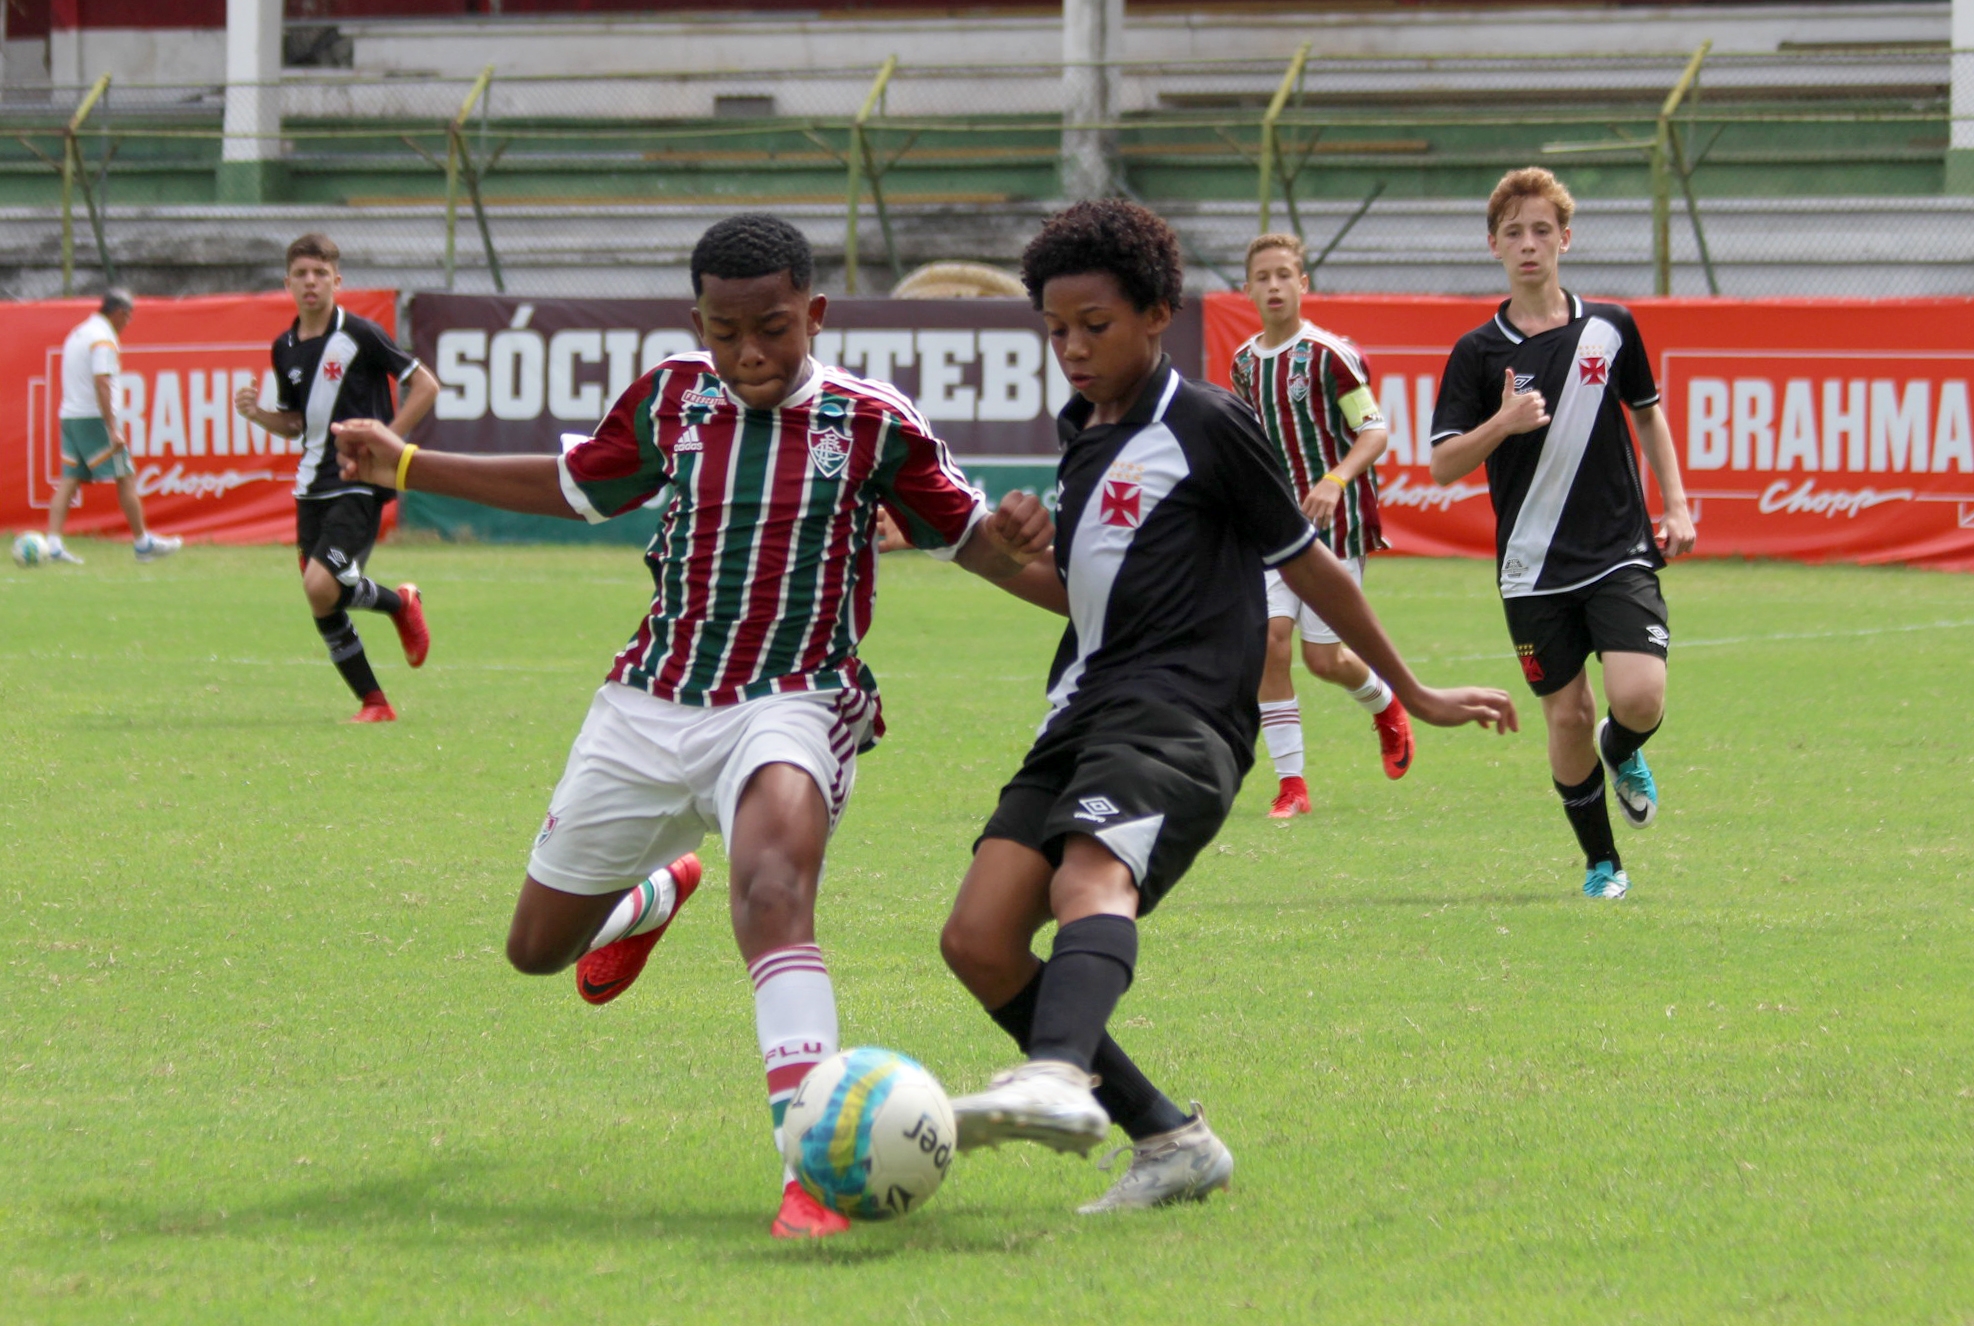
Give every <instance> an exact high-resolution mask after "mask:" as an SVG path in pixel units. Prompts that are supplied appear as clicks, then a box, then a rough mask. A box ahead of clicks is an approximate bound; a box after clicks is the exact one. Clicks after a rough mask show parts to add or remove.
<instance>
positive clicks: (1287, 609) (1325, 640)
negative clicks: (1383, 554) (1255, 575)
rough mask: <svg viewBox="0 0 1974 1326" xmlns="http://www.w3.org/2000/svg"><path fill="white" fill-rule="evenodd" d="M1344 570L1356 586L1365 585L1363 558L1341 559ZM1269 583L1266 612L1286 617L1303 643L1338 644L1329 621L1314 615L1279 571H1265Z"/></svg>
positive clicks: (1339, 642) (1274, 615)
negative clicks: (1293, 625)
mask: <svg viewBox="0 0 1974 1326" xmlns="http://www.w3.org/2000/svg"><path fill="white" fill-rule="evenodd" d="M1342 560H1343V569H1344V570H1346V571H1348V572H1350V578H1351V579H1352V580H1355V581H1356V582H1357V584H1358V587H1359V588H1362V587H1363V584H1364V559H1363V558H1362V557H1346V558H1343V559H1342ZM1262 575H1263V576H1264V577H1265V578H1266V579H1265V583H1266V584H1267V586H1268V615H1269V616H1270V617H1286V618H1288V619H1289V620H1290V621H1292V622H1294V623H1295V629H1296V633H1297V634H1298V635H1300V636H1301V637H1302V642H1303V643H1304V644H1306V645H1337V644H1342V643H1343V639H1342V637H1341V636H1339V635H1338V634H1337V633H1336V632H1335V631H1332V630H1331V629H1330V624H1329V623H1328V622H1326V621H1324V620H1323V619H1322V618H1321V617H1318V616H1317V615H1316V610H1315V609H1314V608H1312V607H1310V606H1309V605H1308V604H1307V603H1304V602H1303V601H1302V600H1301V599H1299V598H1297V597H1296V596H1295V591H1294V590H1292V589H1290V588H1289V587H1288V584H1287V583H1286V582H1285V581H1284V580H1283V579H1282V573H1281V572H1280V571H1264V572H1262Z"/></svg>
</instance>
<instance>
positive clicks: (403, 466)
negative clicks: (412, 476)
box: [398, 442, 418, 493]
mask: <svg viewBox="0 0 1974 1326" xmlns="http://www.w3.org/2000/svg"><path fill="white" fill-rule="evenodd" d="M417 454H418V444H417V443H416V442H407V443H405V444H404V450H403V451H400V452H399V453H398V491H399V492H401V493H402V492H404V491H406V490H405V486H404V476H405V475H406V473H408V472H409V471H410V469H411V458H412V457H413V456H415V455H417Z"/></svg>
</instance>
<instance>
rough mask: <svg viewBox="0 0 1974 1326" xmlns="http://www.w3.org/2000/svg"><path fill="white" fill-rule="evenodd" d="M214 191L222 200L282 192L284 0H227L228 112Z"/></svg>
mask: <svg viewBox="0 0 1974 1326" xmlns="http://www.w3.org/2000/svg"><path fill="white" fill-rule="evenodd" d="M223 129H224V132H225V138H224V139H223V140H222V142H221V144H220V152H219V178H218V180H217V181H216V192H217V193H218V195H219V201H220V202H223V203H258V202H263V201H265V200H266V199H268V198H269V197H272V196H275V195H276V194H277V193H278V181H277V180H276V179H275V178H274V174H275V172H277V171H278V170H279V169H280V159H281V0H226V115H225V119H224V122H223Z"/></svg>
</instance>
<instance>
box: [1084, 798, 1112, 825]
mask: <svg viewBox="0 0 1974 1326" xmlns="http://www.w3.org/2000/svg"><path fill="white" fill-rule="evenodd" d="M1076 804H1077V806H1079V807H1080V809H1079V810H1078V811H1077V812H1076V818H1077V819H1079V820H1096V821H1098V822H1099V823H1101V822H1102V821H1104V820H1107V819H1109V818H1110V817H1111V816H1112V815H1115V814H1116V813H1117V806H1116V805H1115V804H1114V803H1112V801H1111V799H1110V798H1109V797H1083V798H1081V799H1080V800H1078V801H1077V803H1076Z"/></svg>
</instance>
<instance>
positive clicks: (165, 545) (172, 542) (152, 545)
mask: <svg viewBox="0 0 1974 1326" xmlns="http://www.w3.org/2000/svg"><path fill="white" fill-rule="evenodd" d="M184 546H185V540H183V539H181V538H178V537H176V536H175V535H171V534H153V535H151V537H150V538H148V539H146V540H145V541H144V542H142V543H133V544H131V545H130V551H131V552H132V553H134V554H135V555H136V557H137V560H138V561H140V562H155V561H157V560H158V559H159V558H160V557H169V556H171V555H172V554H173V553H175V552H177V551H178V550H179V549H180V548H183V547H184Z"/></svg>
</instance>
